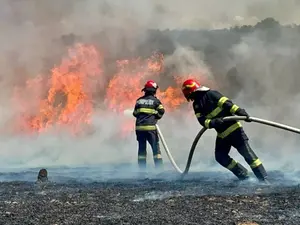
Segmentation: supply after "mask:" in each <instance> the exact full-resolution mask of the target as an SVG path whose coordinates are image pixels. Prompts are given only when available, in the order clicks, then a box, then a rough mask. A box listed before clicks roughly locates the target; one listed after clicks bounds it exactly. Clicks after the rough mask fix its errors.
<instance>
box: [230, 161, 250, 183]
mask: <svg viewBox="0 0 300 225" xmlns="http://www.w3.org/2000/svg"><path fill="white" fill-rule="evenodd" d="M231 172H232V173H233V174H234V175H235V176H237V178H239V180H247V179H248V178H249V174H248V170H247V169H246V168H245V167H243V166H242V165H241V164H240V163H237V164H236V165H235V166H234V167H233V168H232V169H231Z"/></svg>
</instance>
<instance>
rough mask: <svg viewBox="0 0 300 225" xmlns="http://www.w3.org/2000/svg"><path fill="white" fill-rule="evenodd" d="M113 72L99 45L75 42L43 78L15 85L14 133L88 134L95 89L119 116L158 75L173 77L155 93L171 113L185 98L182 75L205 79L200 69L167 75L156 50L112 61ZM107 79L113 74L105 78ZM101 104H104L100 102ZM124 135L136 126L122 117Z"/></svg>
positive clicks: (130, 120) (95, 108) (163, 77)
mask: <svg viewBox="0 0 300 225" xmlns="http://www.w3.org/2000/svg"><path fill="white" fill-rule="evenodd" d="M114 67H115V71H116V72H115V73H114V74H113V75H112V76H111V74H105V73H106V72H105V65H104V61H103V58H102V55H101V51H99V50H98V49H97V48H96V47H95V46H93V45H88V44H75V45H74V46H73V47H70V48H69V50H68V54H67V56H66V57H65V58H63V59H62V60H61V62H60V65H58V66H54V67H53V68H52V70H51V72H50V73H49V74H48V75H47V76H45V75H44V74H43V75H38V76H36V77H35V78H34V79H28V80H27V82H26V84H25V85H23V86H21V85H19V86H17V87H15V90H14V96H13V101H14V106H15V107H16V112H18V113H17V116H16V118H14V126H13V127H14V132H16V133H23V134H24V133H25V134H32V133H40V132H45V131H46V130H48V129H50V128H51V129H52V130H53V129H56V130H57V129H58V130H59V129H67V130H68V131H69V132H71V133H72V134H73V135H82V134H83V135H84V133H85V132H86V129H85V128H87V127H89V126H91V116H92V114H93V113H94V112H95V111H96V110H97V107H96V104H95V103H97V101H98V103H99V101H101V100H99V99H97V97H95V96H97V92H101V93H105V94H104V97H103V98H102V103H103V104H102V105H104V108H105V109H106V110H109V111H111V112H113V113H116V114H117V115H119V116H121V115H122V114H123V111H124V110H125V109H127V108H133V106H134V103H135V100H136V99H137V97H139V96H140V95H141V94H142V93H141V88H142V86H143V85H144V82H145V81H146V80H148V79H154V80H156V81H157V82H158V83H160V80H164V81H165V80H166V77H167V79H169V80H170V83H169V85H167V86H165V87H160V89H159V90H158V93H157V96H158V97H159V98H160V99H161V101H162V103H163V104H164V106H165V108H166V111H167V112H170V113H172V112H174V111H175V110H177V109H179V107H181V106H182V105H183V104H184V103H185V102H186V100H185V99H184V97H183V95H182V94H181V89H180V88H181V83H182V81H183V80H184V79H187V78H191V77H197V79H203V74H201V72H200V71H195V73H193V74H171V75H170V74H166V73H167V72H166V71H165V63H164V56H163V55H162V54H161V53H159V52H155V53H153V54H152V55H151V56H150V57H149V58H148V59H142V58H134V59H120V60H117V61H116V62H115V63H114ZM107 77H111V78H110V79H109V80H108V81H107ZM100 104H101V102H100ZM124 121H125V122H124V124H123V125H122V127H121V130H122V131H123V133H125V134H126V133H128V132H129V131H132V129H133V120H132V119H128V120H124Z"/></svg>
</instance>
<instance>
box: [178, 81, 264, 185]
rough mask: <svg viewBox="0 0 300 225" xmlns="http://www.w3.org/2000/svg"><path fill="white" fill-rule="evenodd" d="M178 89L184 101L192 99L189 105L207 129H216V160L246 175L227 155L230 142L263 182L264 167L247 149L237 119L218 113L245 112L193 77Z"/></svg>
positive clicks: (241, 114) (229, 168)
mask: <svg viewBox="0 0 300 225" xmlns="http://www.w3.org/2000/svg"><path fill="white" fill-rule="evenodd" d="M182 92H183V94H184V96H185V97H186V99H187V100H188V101H193V108H194V111H195V114H196V117H197V119H198V121H199V123H200V124H201V125H202V126H204V127H206V128H208V129H210V128H214V129H215V130H216V131H217V138H216V143H215V159H216V161H217V162H218V163H219V164H221V165H222V166H223V167H225V168H227V169H228V170H230V171H231V172H232V173H233V174H234V175H236V176H237V177H238V178H239V179H240V180H245V179H247V178H248V177H249V176H248V171H247V169H246V168H245V167H243V166H242V165H241V164H240V163H238V162H237V161H235V160H234V159H232V158H231V157H230V156H229V152H230V149H231V146H233V147H234V148H236V149H237V150H238V152H239V153H240V154H241V155H242V156H243V157H244V159H245V161H246V162H247V163H248V164H249V166H250V167H251V169H252V171H253V173H254V174H255V176H256V177H257V178H258V180H260V181H266V182H267V180H266V178H267V173H266V171H265V168H264V166H263V165H262V162H261V161H260V160H259V158H258V157H257V156H256V154H255V153H254V152H253V150H252V149H251V147H250V145H249V143H248V140H249V139H248V137H247V135H246V134H245V132H244V129H243V128H242V125H241V123H240V122H238V121H227V122H225V121H223V120H222V117H227V116H233V115H238V116H246V117H249V115H248V113H247V112H246V111H245V110H244V109H242V108H240V107H239V106H237V105H235V104H234V103H233V102H232V101H231V100H230V99H228V98H227V97H225V96H223V95H222V94H221V93H220V92H218V91H216V90H210V89H209V88H208V87H205V86H202V85H200V84H199V83H198V82H197V81H195V80H193V79H189V80H186V81H185V82H184V83H183V85H182ZM246 121H247V122H250V121H249V120H246Z"/></svg>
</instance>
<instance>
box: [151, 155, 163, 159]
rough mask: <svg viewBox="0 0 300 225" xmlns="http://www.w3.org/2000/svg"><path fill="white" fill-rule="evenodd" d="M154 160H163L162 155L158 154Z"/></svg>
mask: <svg viewBox="0 0 300 225" xmlns="http://www.w3.org/2000/svg"><path fill="white" fill-rule="evenodd" d="M153 158H154V159H162V157H161V154H157V155H154V156H153Z"/></svg>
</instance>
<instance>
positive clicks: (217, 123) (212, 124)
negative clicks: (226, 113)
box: [210, 118, 224, 128]
mask: <svg viewBox="0 0 300 225" xmlns="http://www.w3.org/2000/svg"><path fill="white" fill-rule="evenodd" d="M223 123H224V121H223V120H222V119H221V118H216V119H213V120H211V121H210V127H211V128H219V127H220V126H222V125H223Z"/></svg>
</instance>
